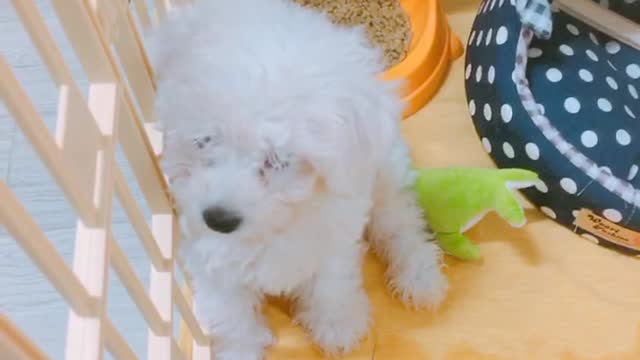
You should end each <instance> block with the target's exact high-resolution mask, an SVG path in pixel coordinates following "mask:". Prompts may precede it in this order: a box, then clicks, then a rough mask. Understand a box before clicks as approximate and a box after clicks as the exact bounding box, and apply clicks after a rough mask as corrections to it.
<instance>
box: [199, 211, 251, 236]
mask: <svg viewBox="0 0 640 360" xmlns="http://www.w3.org/2000/svg"><path fill="white" fill-rule="evenodd" d="M202 219H204V222H205V223H206V224H207V226H208V227H209V229H211V230H213V231H217V232H219V233H222V234H229V233H232V232H234V231H236V229H238V227H239V226H240V224H241V223H242V218H241V217H240V216H238V215H237V214H235V213H233V212H231V211H229V210H226V209H224V208H221V207H217V206H214V207H210V208H207V209H205V210H204V211H203V212H202Z"/></svg>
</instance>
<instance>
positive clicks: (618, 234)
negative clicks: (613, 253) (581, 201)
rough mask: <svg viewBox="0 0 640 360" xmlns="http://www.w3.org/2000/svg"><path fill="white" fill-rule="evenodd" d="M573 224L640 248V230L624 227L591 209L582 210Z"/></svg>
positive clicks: (606, 237) (605, 237)
mask: <svg viewBox="0 0 640 360" xmlns="http://www.w3.org/2000/svg"><path fill="white" fill-rule="evenodd" d="M573 224H574V225H576V226H578V227H579V228H581V229H583V230H585V231H588V232H590V233H592V234H593V235H596V236H599V237H601V238H603V239H605V240H609V241H611V242H614V243H616V244H619V245H622V246H625V247H628V248H631V249H635V250H640V233H639V232H637V231H633V230H629V229H627V228H625V227H622V226H620V225H618V224H616V223H614V222H612V221H610V220H608V219H606V218H604V217H602V216H599V215H596V214H595V213H594V212H593V211H591V210H589V209H582V210H580V211H579V212H578V216H576V220H575V221H574V222H573Z"/></svg>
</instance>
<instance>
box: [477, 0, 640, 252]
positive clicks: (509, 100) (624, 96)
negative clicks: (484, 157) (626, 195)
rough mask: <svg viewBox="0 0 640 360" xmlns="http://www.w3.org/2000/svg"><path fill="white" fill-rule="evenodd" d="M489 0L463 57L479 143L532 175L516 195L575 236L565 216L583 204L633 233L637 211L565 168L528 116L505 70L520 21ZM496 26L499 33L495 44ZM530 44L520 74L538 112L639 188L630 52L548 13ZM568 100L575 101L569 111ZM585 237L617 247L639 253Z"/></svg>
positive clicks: (639, 87) (639, 57)
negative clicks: (531, 183) (547, 35)
mask: <svg viewBox="0 0 640 360" xmlns="http://www.w3.org/2000/svg"><path fill="white" fill-rule="evenodd" d="M487 1H492V0H487ZM494 3H497V5H495V6H493V7H491V6H484V4H485V3H483V4H482V5H481V6H480V13H479V14H478V16H477V17H476V19H475V22H474V25H473V28H472V33H471V35H470V38H469V40H470V41H469V43H468V46H467V53H466V64H465V66H466V67H465V79H466V89H467V99H468V101H469V107H470V112H471V115H472V118H473V122H474V125H475V128H476V131H477V132H478V135H479V136H480V138H481V140H482V143H483V145H484V147H485V149H486V150H487V151H488V152H489V154H490V156H491V157H492V158H493V160H494V161H495V162H496V164H497V165H498V166H499V167H520V168H525V169H531V170H533V171H536V172H537V173H538V174H540V176H541V179H542V180H543V182H544V185H541V186H539V187H537V188H535V189H533V188H532V189H527V190H525V191H524V193H525V195H526V196H527V197H528V198H529V199H530V200H531V201H532V203H534V204H536V205H537V206H538V207H540V208H541V209H542V210H543V211H544V212H545V213H546V214H547V215H549V216H550V217H552V218H554V219H555V220H556V221H557V222H558V223H560V224H563V225H565V226H566V227H568V228H570V229H571V230H573V231H576V232H578V233H582V230H580V229H578V228H576V227H575V225H573V223H574V221H575V214H576V211H577V210H579V209H582V208H588V209H591V210H592V211H594V212H595V213H597V214H600V215H603V216H606V217H607V218H609V219H612V220H615V221H616V222H618V224H619V225H622V226H624V227H626V228H629V229H632V230H636V231H640V211H639V210H640V209H638V208H636V207H635V206H633V205H630V204H628V203H627V202H625V201H624V200H622V199H620V198H619V197H618V196H617V195H615V194H613V193H611V192H610V191H608V190H607V189H605V188H604V187H603V186H601V185H600V184H599V183H596V182H594V181H593V180H592V179H591V178H589V177H588V176H587V175H585V174H583V173H582V171H581V170H580V169H578V168H576V167H575V166H573V165H572V164H571V163H570V162H569V160H568V159H567V158H566V157H564V156H563V155H562V154H560V152H558V150H556V148H555V147H554V146H553V145H552V144H551V143H550V142H549V141H548V140H547V139H546V138H545V137H544V136H543V135H542V133H541V131H540V130H539V129H538V128H537V127H536V126H535V125H534V123H533V122H532V121H531V119H530V117H529V116H528V114H527V112H526V111H525V110H524V108H523V106H522V104H521V100H520V98H519V96H518V94H517V92H516V88H515V85H514V83H513V80H512V77H511V75H512V72H513V69H514V63H515V52H516V44H517V41H518V35H519V32H520V28H521V24H520V22H519V20H518V15H517V13H516V10H515V8H514V7H513V5H512V4H511V3H510V1H504V2H503V1H499V2H496V1H494ZM619 3H620V4H618V2H617V0H616V1H614V0H611V6H612V7H613V5H615V6H622V5H623V4H624V0H620V1H619ZM500 5H502V6H500ZM631 5H632V6H637V4H631ZM639 15H640V14H639ZM500 29H504V30H500ZM498 32H500V33H501V34H502V35H501V36H500V40H499V41H498V38H497V37H496V35H497V33H498ZM505 32H506V33H507V35H506V39H505V36H504V33H505ZM480 34H482V35H480ZM487 34H490V37H492V38H491V39H490V40H487ZM480 36H481V37H482V39H481V40H478V37H480ZM531 48H532V49H531V50H530V56H529V66H528V70H527V76H528V79H529V81H530V87H531V90H532V92H533V94H534V96H535V97H536V101H537V102H538V103H539V104H540V106H541V107H542V108H543V109H544V114H545V115H546V116H547V117H548V118H549V119H550V120H551V122H552V124H553V125H554V126H555V127H556V128H557V129H559V130H560V132H561V134H562V136H563V137H564V138H565V139H567V140H568V142H570V143H571V144H572V145H574V146H575V147H576V148H578V149H579V150H580V151H581V152H582V153H583V154H584V155H586V156H587V157H589V158H591V159H592V160H593V161H594V162H596V163H597V164H599V165H600V166H603V167H606V168H608V169H609V170H608V171H611V172H612V173H613V174H614V175H616V176H617V177H619V178H621V179H625V180H626V179H630V182H631V183H632V184H633V185H634V187H636V188H640V174H637V175H636V174H634V172H637V169H638V166H639V165H640V100H638V94H637V92H638V91H640V76H638V77H637V72H636V66H640V53H639V52H638V51H636V50H634V49H632V48H630V47H627V46H625V45H623V44H619V43H617V42H615V41H614V40H613V39H611V38H610V37H608V36H607V35H605V34H602V33H599V32H597V31H595V30H594V29H591V28H590V27H588V26H587V25H585V24H583V23H580V22H579V21H577V20H575V19H574V18H571V17H569V16H567V15H566V14H563V13H554V28H553V35H552V38H551V39H550V40H537V39H536V40H534V41H533V42H532V44H531ZM587 51H588V52H589V55H587ZM491 69H493V70H491ZM581 70H584V71H581ZM490 72H493V73H494V74H495V75H494V76H493V75H492V74H490ZM585 79H586V80H585ZM568 98H574V99H575V101H573V100H571V101H567V99H568ZM599 100H600V101H599ZM576 102H577V103H579V104H580V106H579V110H578V111H577V113H575V114H574V113H572V111H575V110H576V107H575V103H576ZM568 109H569V110H568ZM594 134H595V137H594V136H593V135H594ZM596 137H597V142H596V140H595V138H596ZM585 237H586V238H589V239H590V240H594V241H597V242H598V243H599V244H601V245H603V246H608V247H612V248H616V249H617V250H620V251H622V252H625V253H631V254H638V253H639V252H637V251H633V250H630V249H628V248H626V247H622V246H619V245H616V244H613V243H610V242H608V241H605V240H604V239H597V238H595V237H594V236H591V235H585Z"/></svg>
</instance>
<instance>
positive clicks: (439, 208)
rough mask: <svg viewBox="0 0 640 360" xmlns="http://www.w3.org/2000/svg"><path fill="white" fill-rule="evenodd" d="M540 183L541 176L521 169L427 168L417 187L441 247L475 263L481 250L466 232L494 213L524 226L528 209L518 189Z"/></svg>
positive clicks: (422, 205) (422, 171)
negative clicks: (520, 198) (517, 192)
mask: <svg viewBox="0 0 640 360" xmlns="http://www.w3.org/2000/svg"><path fill="white" fill-rule="evenodd" d="M537 181H538V175H537V174H535V173H534V172H531V171H527V170H521V169H477V168H442V169H423V170H418V179H417V181H416V185H415V188H416V191H417V192H418V195H419V203H420V206H421V207H422V209H423V210H424V215H425V217H426V219H427V220H428V221H429V224H430V226H431V228H432V230H433V231H434V232H435V233H436V238H437V240H438V242H439V244H440V247H441V248H442V249H443V250H444V251H445V252H446V253H448V254H450V255H452V256H455V257H457V258H460V259H463V260H475V259H478V258H480V249H479V248H478V247H477V246H476V245H474V244H473V243H472V242H471V241H470V240H469V238H467V237H466V236H465V235H464V234H463V233H464V232H465V231H467V230H469V229H470V228H471V227H473V226H474V225H475V224H477V223H478V222H479V221H480V220H481V219H482V218H483V217H484V216H485V215H486V214H487V213H488V212H490V211H496V212H497V213H498V214H499V215H500V216H501V217H502V218H503V219H505V220H506V221H508V222H509V224H511V226H514V227H521V226H524V224H525V223H526V218H525V215H524V210H523V209H522V206H521V205H520V203H519V202H518V200H517V199H516V197H515V194H514V190H517V189H523V188H526V187H530V186H534V185H535V184H536V182H537Z"/></svg>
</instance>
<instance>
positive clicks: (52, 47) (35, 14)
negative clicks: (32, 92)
mask: <svg viewBox="0 0 640 360" xmlns="http://www.w3.org/2000/svg"><path fill="white" fill-rule="evenodd" d="M12 2H13V6H14V8H15V9H16V12H17V14H18V16H19V17H20V20H21V21H22V24H23V25H24V27H25V29H26V30H27V32H28V33H29V36H30V37H31V41H32V42H33V44H34V45H35V47H36V48H37V49H38V52H39V54H40V56H41V57H42V60H43V61H44V63H45V64H46V65H47V68H48V69H49V72H50V73H51V75H52V76H53V79H54V81H55V82H56V83H57V84H58V85H60V84H71V83H73V82H74V81H73V76H72V75H71V70H70V69H69V66H68V65H67V63H66V62H65V60H64V56H63V55H62V52H61V51H60V49H59V48H58V47H57V46H56V41H55V39H54V37H53V35H51V32H50V31H49V29H48V28H47V25H46V22H45V21H44V18H43V16H42V13H41V12H40V9H39V8H38V6H37V5H36V3H35V2H34V1H33V0H12Z"/></svg>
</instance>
